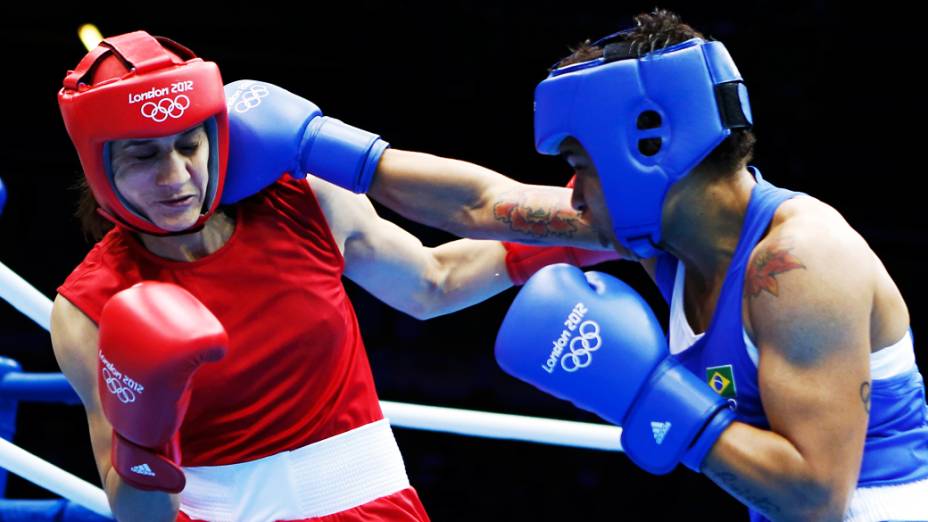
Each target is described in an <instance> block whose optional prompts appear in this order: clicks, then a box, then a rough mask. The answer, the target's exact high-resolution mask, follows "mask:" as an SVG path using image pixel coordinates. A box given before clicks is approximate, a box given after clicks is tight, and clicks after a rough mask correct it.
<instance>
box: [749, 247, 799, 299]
mask: <svg viewBox="0 0 928 522" xmlns="http://www.w3.org/2000/svg"><path fill="white" fill-rule="evenodd" d="M790 249H791V247H789V246H786V245H784V244H783V243H777V244H775V245H773V246H770V247H767V248H765V249H764V250H763V251H761V252H758V253H757V255H756V256H755V257H754V261H753V262H752V263H751V264H750V265H749V266H748V273H747V277H746V279H745V284H747V285H748V291H749V292H750V294H751V297H757V296H759V295H760V293H761V292H763V291H767V292H768V293H769V294H771V295H773V296H774V297H777V296H778V295H779V291H780V289H779V285H778V284H777V280H776V277H775V276H776V275H778V274H782V273H784V272H789V271H791V270H796V269H799V268H802V269H805V268H806V267H805V265H803V264H802V261H800V260H799V258H797V257H796V256H794V255H793V254H791V253H790Z"/></svg>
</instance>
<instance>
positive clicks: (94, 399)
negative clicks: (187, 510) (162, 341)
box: [51, 295, 180, 521]
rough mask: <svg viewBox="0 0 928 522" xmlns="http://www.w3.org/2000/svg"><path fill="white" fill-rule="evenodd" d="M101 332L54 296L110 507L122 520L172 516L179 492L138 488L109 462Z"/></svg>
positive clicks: (56, 341) (59, 351) (56, 320)
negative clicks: (101, 383) (99, 362)
mask: <svg viewBox="0 0 928 522" xmlns="http://www.w3.org/2000/svg"><path fill="white" fill-rule="evenodd" d="M98 332H99V330H98V328H97V326H96V325H95V324H94V322H93V321H92V320H91V319H90V318H89V317H87V316H86V315H85V314H84V313H83V312H82V311H81V310H80V309H79V308H77V307H76V306H74V305H73V304H71V302H70V301H68V300H67V299H65V298H64V297H62V296H61V295H59V296H58V297H57V298H56V299H55V303H54V306H53V308H52V321H51V338H52V348H53V349H54V352H55V358H56V359H57V361H58V366H60V367H61V371H62V373H64V375H65V376H66V377H67V378H68V381H69V382H70V383H71V386H72V387H73V388H74V389H75V390H76V391H77V395H78V396H79V397H80V399H81V402H82V403H83V404H84V409H85V411H86V413H87V423H88V426H89V428H90V442H91V445H92V447H93V453H94V459H95V461H96V464H97V471H98V472H99V473H100V478H101V482H102V484H103V489H104V490H105V491H106V496H107V499H108V500H109V504H110V509H112V511H113V514H114V516H115V517H116V519H117V520H146V521H147V520H151V521H158V520H164V521H173V520H175V519H176V518H177V511H178V508H179V505H180V503H179V499H178V496H177V495H174V494H169V493H165V492H162V491H142V490H140V489H136V488H134V487H132V486H129V485H127V484H126V483H125V482H124V481H123V480H122V478H121V477H120V476H119V474H118V473H116V471H115V470H114V469H113V466H112V463H111V461H110V448H111V444H112V437H113V427H112V425H110V423H109V422H108V421H107V420H106V417H105V416H104V415H103V409H102V405H101V404H100V395H99V393H98V392H97V360H98V356H97V346H98V338H99V336H98Z"/></svg>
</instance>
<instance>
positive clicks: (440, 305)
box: [309, 178, 512, 319]
mask: <svg viewBox="0 0 928 522" xmlns="http://www.w3.org/2000/svg"><path fill="white" fill-rule="evenodd" d="M309 180H310V185H311V187H312V189H313V192H314V194H315V196H316V199H317V201H318V202H319V205H320V207H321V208H322V211H323V213H324V214H325V216H326V220H327V221H328V223H329V229H330V230H331V231H332V235H333V237H334V238H335V241H336V242H337V243H338V246H339V249H340V251H341V252H342V255H343V256H344V258H345V275H346V276H347V277H348V278H349V279H351V280H352V281H354V282H356V283H358V284H359V285H361V286H362V287H364V289H366V290H367V291H369V292H370V293H371V294H373V295H374V296H376V297H377V298H378V299H380V300H382V301H383V302H385V303H387V304H388V305H390V306H392V307H393V308H396V309H397V310H400V311H403V312H405V313H407V314H409V315H411V316H413V317H415V318H417V319H428V318H431V317H435V316H437V315H442V314H445V313H450V312H453V311H455V310H459V309H461V308H466V307H468V306H470V305H472V304H475V303H479V302H480V301H483V300H484V299H487V298H489V297H491V296H493V295H496V294H498V293H499V292H502V291H503V290H505V289H507V288H509V287H511V286H512V280H510V279H509V276H508V274H507V272H506V249H505V248H503V246H502V244H501V243H500V242H499V241H488V240H472V239H460V240H457V241H452V242H450V243H446V244H444V245H440V246H438V247H435V248H429V247H426V246H424V245H423V244H422V242H421V241H419V239H418V238H416V237H415V236H413V235H412V234H410V233H409V232H407V231H405V230H403V229H402V228H400V227H399V226H397V225H396V224H395V223H392V222H390V221H387V220H385V219H382V218H381V217H380V216H378V215H377V211H376V210H375V209H374V206H373V205H372V204H371V202H370V200H368V199H367V197H366V196H364V195H363V194H353V193H351V192H348V191H347V190H344V189H341V188H339V187H336V186H335V185H332V184H331V183H328V182H326V181H324V180H321V179H318V178H309Z"/></svg>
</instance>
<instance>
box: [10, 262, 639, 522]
mask: <svg viewBox="0 0 928 522" xmlns="http://www.w3.org/2000/svg"><path fill="white" fill-rule="evenodd" d="M0 297H2V298H3V299H4V300H6V301H7V302H9V303H10V304H11V305H13V306H14V307H15V308H16V309H17V310H19V311H21V312H22V313H23V314H25V315H26V316H27V317H29V318H30V319H32V320H33V321H35V322H36V323H38V324H39V325H40V326H42V327H43V328H45V329H46V330H49V328H50V322H51V308H52V303H51V300H49V299H48V298H47V297H45V296H44V295H43V294H42V293H41V292H39V291H38V290H36V289H35V288H33V287H32V286H31V285H29V283H27V282H26V281H25V280H23V279H22V278H21V277H19V275H17V274H16V273H15V272H13V271H12V270H10V269H9V268H7V267H6V266H5V265H4V264H3V263H0ZM0 366H3V365H2V364H0ZM7 366H9V365H7ZM0 400H14V401H18V400H33V401H35V400H41V401H58V402H66V403H72V404H79V403H80V401H79V399H78V397H77V393H76V392H75V391H74V389H73V388H71V386H70V384H69V383H68V381H67V380H66V379H65V377H64V375H62V374H60V373H53V374H28V373H21V372H18V371H6V372H2V369H0ZM380 405H381V408H382V409H383V413H384V417H386V418H387V419H389V421H390V424H391V425H392V426H395V427H400V428H409V429H417V430H426V431H434V432H441V433H452V434H456V435H465V436H471V437H483V438H492V439H506V440H517V441H523V442H535V443H541V444H554V445H560V446H569V447H575V448H587V449H595V450H605V451H622V447H621V444H620V443H619V438H620V436H621V434H622V429H621V428H619V427H617V426H611V425H606V424H594V423H586V422H574V421H565V420H558V419H547V418H541V417H527V416H522V415H511V414H503V413H491V412H483V411H474V410H462V409H456V408H443V407H438V406H425V405H421V404H409V403H400V402H393V401H380ZM0 467H3V468H6V469H8V470H10V471H12V472H13V473H16V474H17V475H19V476H21V477H23V478H26V479H28V480H31V481H33V482H35V483H36V484H38V485H40V486H42V487H44V488H46V489H48V490H50V491H53V492H54V493H57V494H59V495H61V496H62V497H64V498H67V499H69V500H71V501H73V502H75V503H77V504H80V505H82V506H84V507H86V508H87V509H90V510H91V511H94V512H96V513H100V514H102V515H104V516H112V515H111V514H110V512H109V506H108V504H107V500H106V495H105V493H104V492H103V490H101V489H100V488H97V487H95V486H92V485H91V484H89V483H87V482H85V481H83V480H81V479H79V478H77V477H75V476H73V475H71V474H70V473H67V472H66V471H64V470H61V469H59V468H57V467H55V466H53V465H52V464H49V463H47V462H45V461H43V460H41V459H39V458H38V457H35V456H33V455H31V454H29V453H28V452H26V451H25V450H22V449H21V448H19V447H17V446H15V445H14V444H12V443H10V442H8V441H6V440H3V439H0Z"/></svg>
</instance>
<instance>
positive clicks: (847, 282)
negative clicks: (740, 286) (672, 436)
mask: <svg viewBox="0 0 928 522" xmlns="http://www.w3.org/2000/svg"><path fill="white" fill-rule="evenodd" d="M831 234H835V235H830V236H829V235H827V234H822V233H821V231H820V230H819V229H818V228H816V226H815V225H814V224H809V226H808V227H807V230H806V232H805V233H798V232H797V233H796V235H794V236H778V237H777V238H773V240H765V241H764V243H761V245H759V247H758V249H757V250H756V251H755V254H754V256H753V258H752V262H751V265H750V266H749V269H748V275H747V277H746V281H745V285H746V288H745V291H746V295H747V299H748V309H749V314H750V320H751V324H752V326H753V329H754V333H755V337H756V341H757V347H758V350H759V355H760V357H759V359H760V360H759V366H758V381H759V386H760V395H761V400H762V402H763V406H764V411H765V413H766V415H767V418H768V420H769V422H770V427H771V431H765V430H761V429H757V428H754V427H751V426H748V425H746V424H741V423H735V424H733V425H732V426H730V427H729V429H728V430H727V431H726V432H725V433H724V434H723V435H722V437H721V438H720V439H719V441H718V442H717V443H716V445H715V446H714V448H713V450H712V452H711V453H710V454H709V456H708V458H707V459H706V460H705V461H704V463H703V468H702V470H703V472H704V473H705V474H706V475H707V476H708V477H709V478H711V479H712V480H713V481H715V482H716V483H717V484H718V485H719V486H721V487H722V488H724V489H725V490H726V491H728V492H729V493H731V494H732V495H734V496H736V497H737V498H739V499H740V500H741V501H742V502H744V503H745V504H748V505H750V506H752V507H754V508H755V509H758V510H759V511H761V512H762V513H764V514H765V515H766V516H767V517H769V518H770V519H771V520H841V518H842V516H843V513H844V510H845V509H846V505H847V502H848V501H849V499H850V495H851V493H852V492H853V490H854V487H855V484H856V482H857V476H858V473H859V469H860V463H861V458H862V457H861V456H862V453H863V445H864V439H865V436H866V429H867V416H868V411H869V406H870V405H869V386H870V373H869V354H870V343H869V341H870V330H869V325H870V312H871V303H872V299H873V290H872V288H873V283H872V281H873V276H872V274H873V270H872V266H873V265H872V261H871V260H872V257H871V254H870V250H869V248H868V247H867V245H866V243H865V242H864V241H863V239H862V238H860V237H859V236H857V235H856V234H855V233H853V231H848V232H846V233H839V234H836V233H835V232H834V231H832V232H831Z"/></svg>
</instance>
